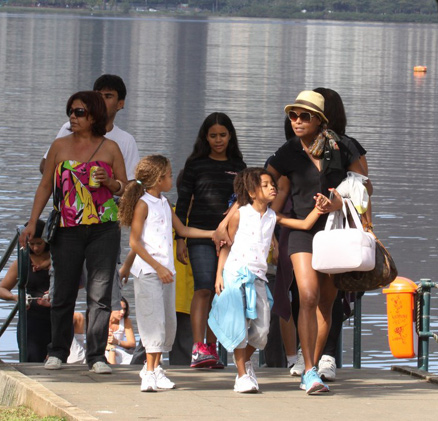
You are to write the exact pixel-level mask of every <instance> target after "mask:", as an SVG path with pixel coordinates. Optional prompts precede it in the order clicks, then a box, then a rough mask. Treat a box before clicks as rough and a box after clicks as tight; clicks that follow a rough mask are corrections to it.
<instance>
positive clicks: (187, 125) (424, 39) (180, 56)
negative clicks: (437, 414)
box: [0, 13, 438, 367]
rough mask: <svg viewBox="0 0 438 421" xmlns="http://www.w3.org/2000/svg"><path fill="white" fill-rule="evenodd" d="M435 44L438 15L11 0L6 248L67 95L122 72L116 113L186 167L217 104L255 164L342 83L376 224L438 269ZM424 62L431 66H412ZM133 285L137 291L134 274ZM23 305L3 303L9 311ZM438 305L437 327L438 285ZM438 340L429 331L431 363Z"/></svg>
mask: <svg viewBox="0 0 438 421" xmlns="http://www.w3.org/2000/svg"><path fill="white" fill-rule="evenodd" d="M437 44H438V26H437V25H417V24H387V23H385V24H383V23H354V22H348V23H342V22H330V21H286V20H252V19H215V18H212V19H172V18H156V19H143V18H142V19H128V18H126V19H124V18H114V19H111V18H95V17H92V16H90V17H75V16H64V15H37V14H6V13H0V93H1V100H0V104H1V107H0V151H1V152H0V182H1V184H0V212H1V213H0V215H1V216H0V254H3V251H4V249H5V247H6V246H7V244H8V243H9V240H10V239H11V237H12V236H13V234H14V232H15V227H16V226H17V225H19V224H22V223H23V222H25V221H26V218H27V217H28V216H29V214H30V208H31V206H32V201H33V195H34V192H35V189H36V186H37V183H38V182H39V179H40V174H39V171H38V164H39V161H40V159H41V157H42V155H43V154H44V152H45V151H46V149H47V148H48V146H49V145H50V143H51V141H52V140H53V139H54V137H55V136H56V133H57V131H58V129H59V127H60V126H61V125H62V124H63V123H64V122H65V121H66V115H65V104H66V101H67V99H68V97H69V96H70V95H71V94H72V93H73V92H76V91H78V90H85V89H91V88H92V85H93V82H94V80H95V79H96V78H97V77H98V76H99V75H101V74H102V73H114V74H118V75H120V76H122V77H123V79H124V80H125V83H126V85H127V88H128V96H127V101H126V106H125V109H124V110H122V111H120V112H119V115H118V116H117V124H118V125H119V126H120V127H121V128H123V129H126V130H127V131H129V132H130V133H132V134H133V135H134V137H135V138H136V140H137V143H138V146H139V150H140V154H141V155H146V154H151V153H162V154H165V155H167V156H169V158H170V159H171V161H172V165H173V171H174V174H177V173H178V172H179V170H180V169H181V168H182V167H183V165H184V161H185V159H186V157H187V156H188V155H189V153H190V152H191V149H192V146H193V142H194V140H195V137H196V134H197V131H198V129H199V126H200V124H201V123H202V121H203V119H204V118H205V116H206V115H208V114H209V113H211V112H213V111H223V112H225V113H227V114H228V115H229V116H230V117H231V119H232V120H233V122H234V125H235V127H236V129H237V133H238V137H239V142H240V146H241V149H242V151H243V154H244V159H245V161H246V162H247V164H249V165H262V164H263V163H264V162H265V160H266V158H267V157H268V156H269V155H270V154H272V152H274V151H275V150H276V149H277V148H278V147H279V146H280V145H281V144H282V143H283V142H284V134H283V121H284V113H283V107H284V105H285V104H287V103H290V101H293V100H294V98H295V97H296V95H297V94H298V92H299V91H301V90H304V89H313V88H316V87H318V86H324V87H330V88H332V89H335V90H337V91H338V92H339V93H340V94H341V96H342V98H343V100H344V103H345V106H346V110H347V115H348V133H349V134H350V135H351V136H353V137H355V138H357V139H358V140H359V141H360V142H361V143H362V145H363V146H364V147H365V148H366V149H367V150H368V154H367V158H368V162H369V167H370V177H371V179H372V181H373V184H374V196H373V215H374V217H373V219H374V224H375V232H376V234H377V235H378V236H379V237H380V238H381V240H382V241H383V242H384V244H385V245H387V246H388V248H389V249H390V251H391V253H392V255H393V257H394V259H395V261H396V263H397V266H398V269H399V274H400V275H401V276H405V277H408V278H410V279H412V280H414V281H419V280H420V279H421V278H431V279H432V280H436V278H435V272H436V268H437V266H438V250H437V237H438V230H437V223H436V216H435V215H436V203H437V199H436V194H437V187H436V186H437V182H436V180H437V177H438V168H437V165H436V162H437V159H438V152H437V148H436V137H437V128H438V127H437V126H438V124H437V115H438V101H437V100H436V98H437V97H438V92H437V91H438V83H437V80H438V74H437V72H438V53H437V51H438V45H437ZM415 65H425V66H427V67H428V71H427V73H426V74H418V75H417V74H414V73H413V67H414V66H415ZM169 198H170V199H171V200H172V201H174V200H175V199H176V195H175V190H172V191H171V193H170V195H169ZM45 215H47V212H46V213H45ZM124 238H125V240H126V232H125V235H124ZM126 248H127V242H126V241H125V242H124V252H125V253H126ZM4 273H5V271H3V272H2V274H1V276H3V275H4ZM126 295H127V296H128V297H130V301H131V302H133V298H132V296H133V292H132V284H131V285H128V287H127V292H126ZM11 307H12V306H11V304H10V303H0V320H3V319H4V317H6V315H7V314H8V310H9V309H10V308H11ZM433 307H434V310H433V314H432V330H433V329H434V328H435V331H436V330H438V329H437V327H438V314H437V313H438V311H437V310H436V309H437V308H438V304H437V294H436V290H435V291H434V294H433ZM385 311H386V309H385V299H384V296H383V295H382V294H381V293H373V294H367V297H366V299H365V303H364V309H363V312H364V315H365V317H366V320H367V323H368V324H369V329H368V327H367V330H366V331H365V332H364V339H363V349H364V355H365V353H369V355H370V357H369V360H370V364H371V365H373V366H379V367H387V366H389V365H390V364H393V363H395V362H396V361H395V360H394V359H391V357H390V354H389V351H388V346H387V340H386V331H385V329H386V327H385V326H386V324H385V317H384V314H385ZM348 331H349V328H348V327H346V338H345V341H344V342H345V345H344V347H345V349H346V357H345V358H344V364H345V365H348V364H351V360H349V359H350V356H351V341H350V340H349V339H348ZM14 335H15V333H14V332H13V331H10V332H7V333H6V334H5V335H3V337H2V338H1V339H0V358H2V359H4V360H6V361H12V360H14V359H15V360H16V358H17V355H16V344H15V343H14V340H15V339H14ZM376 335H377V336H376ZM367 336H369V337H370V338H371V339H372V340H373V341H374V342H370V343H367ZM376 337H378V338H379V341H378V343H377V344H376ZM376 346H377V348H376ZM437 349H438V345H437V344H435V343H431V351H433V354H432V363H431V364H432V367H434V366H433V364H436V363H435V362H434V361H438V355H437V354H438V353H437ZM379 356H380V357H379ZM403 363H405V362H403ZM411 363H412V361H411ZM435 367H438V363H437V365H435Z"/></svg>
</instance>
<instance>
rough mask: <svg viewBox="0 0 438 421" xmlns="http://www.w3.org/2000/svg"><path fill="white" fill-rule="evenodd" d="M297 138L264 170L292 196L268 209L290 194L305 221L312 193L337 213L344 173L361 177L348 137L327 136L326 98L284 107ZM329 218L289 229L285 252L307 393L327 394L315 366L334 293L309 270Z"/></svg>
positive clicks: (304, 97)
mask: <svg viewBox="0 0 438 421" xmlns="http://www.w3.org/2000/svg"><path fill="white" fill-rule="evenodd" d="M284 110H285V112H286V114H287V115H288V117H289V119H290V121H291V125H292V129H293V131H294V133H295V135H296V137H295V138H293V139H292V140H291V141H289V142H287V143H286V144H284V145H283V146H282V147H280V149H278V150H277V152H276V153H275V154H274V156H273V157H272V158H271V160H270V161H269V165H268V170H269V171H271V173H272V174H273V175H274V176H275V177H276V178H279V177H280V176H281V175H285V176H287V177H288V178H289V180H290V191H288V192H279V194H278V195H277V200H276V201H275V202H274V203H273V206H272V208H273V209H274V210H276V211H279V210H280V209H281V208H282V207H283V204H284V202H285V199H286V197H287V195H288V194H290V196H291V198H292V203H293V204H292V211H291V217H292V218H298V219H305V218H306V216H307V215H308V214H309V213H310V212H311V211H312V209H313V208H314V206H315V201H314V199H313V197H314V196H315V195H316V193H322V194H324V195H326V196H327V197H328V196H329V193H330V191H333V192H334V193H335V195H334V199H333V200H332V201H331V202H329V203H328V205H327V208H326V209H324V210H325V211H326V212H331V211H333V210H336V209H339V208H340V207H341V205H342V202H341V201H340V200H339V196H338V195H337V192H336V191H335V190H334V187H335V186H337V185H339V184H340V182H341V181H342V180H343V179H344V178H345V177H346V173H347V171H355V172H357V173H360V174H363V173H364V171H363V168H362V166H361V164H360V163H359V158H360V154H359V152H358V150H357V149H356V147H355V146H354V144H353V143H352V142H351V141H350V140H349V139H348V138H344V137H343V138H341V139H340V138H339V137H338V136H337V135H336V134H335V133H334V132H331V131H328V130H327V128H326V125H327V123H328V119H327V117H326V116H325V115H324V97H323V96H322V95H321V94H319V93H317V92H313V91H303V92H301V93H300V94H299V95H298V97H297V98H296V100H295V102H294V103H293V104H291V105H287V106H286V107H285V109H284ZM326 219H327V215H322V216H321V217H320V218H319V220H318V221H317V223H316V224H315V225H314V227H313V228H312V229H311V230H309V231H298V230H291V232H290V235H289V245H288V253H289V255H290V257H291V261H292V265H293V268H294V273H295V277H296V281H297V285H298V289H299V295H300V313H299V317H298V332H299V337H300V342H301V349H302V353H303V357H304V362H305V370H304V373H303V375H302V381H301V385H300V388H302V389H305V390H306V392H307V393H308V394H312V393H314V392H328V391H329V388H328V386H326V385H325V384H324V383H323V382H322V380H321V378H320V377H319V375H318V372H317V369H316V367H315V363H316V362H317V361H318V359H319V357H320V356H321V353H322V350H323V347H324V345H325V342H326V339H327V335H328V332H329V329H330V324H331V310H332V305H333V301H334V299H335V297H336V294H337V290H336V287H335V286H334V283H333V279H332V278H330V276H328V275H326V274H323V273H319V272H317V271H315V270H314V269H313V268H312V240H313V236H314V235H315V233H316V232H318V231H320V230H321V229H324V226H325V222H326Z"/></svg>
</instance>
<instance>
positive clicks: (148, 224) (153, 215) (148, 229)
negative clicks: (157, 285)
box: [131, 193, 175, 278]
mask: <svg viewBox="0 0 438 421" xmlns="http://www.w3.org/2000/svg"><path fill="white" fill-rule="evenodd" d="M140 200H143V201H144V202H145V203H146V204H147V205H148V216H147V218H146V220H145V221H144V225H143V232H142V235H141V240H142V243H143V245H144V247H145V249H146V251H147V252H148V253H149V254H150V255H151V256H152V257H153V258H154V259H155V260H156V261H157V262H158V263H160V264H162V265H163V266H165V267H166V268H167V269H169V270H170V271H171V272H172V273H173V274H175V266H174V261H173V237H172V211H171V209H170V205H169V202H168V201H167V199H166V198H165V197H164V196H160V197H155V196H152V195H150V194H149V193H145V194H144V195H143V196H142V197H140ZM131 273H132V274H133V275H134V276H136V277H137V278H138V277H139V276H140V274H141V273H143V274H146V273H156V270H155V269H153V268H152V266H150V265H149V264H147V263H146V262H145V261H144V260H143V259H142V258H141V257H139V256H138V255H137V256H135V259H134V263H133V264H132V268H131Z"/></svg>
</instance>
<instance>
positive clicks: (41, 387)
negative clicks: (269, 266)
mask: <svg viewBox="0 0 438 421" xmlns="http://www.w3.org/2000/svg"><path fill="white" fill-rule="evenodd" d="M140 368H141V367H140V366H118V367H116V368H115V369H114V373H113V374H112V375H109V376H102V375H96V374H94V373H91V372H89V371H88V370H87V369H86V367H85V366H78V365H71V366H68V367H66V368H63V369H62V370H59V371H47V370H44V368H43V367H42V364H30V363H29V364H14V365H1V364H0V375H1V377H2V378H1V379H0V380H1V382H0V392H1V393H2V396H3V397H2V400H3V402H0V404H5V396H6V398H7V397H8V395H9V397H10V395H11V386H10V385H9V383H11V381H12V382H13V383H15V386H14V387H15V393H19V394H20V393H21V394H23V392H22V391H21V392H20V389H24V388H26V389H29V391H30V392H29V393H31V394H34V395H35V396H34V397H33V398H31V399H30V400H29V399H28V402H31V403H30V404H29V403H28V406H29V405H31V406H32V409H38V408H39V409H40V412H41V410H42V413H44V414H48V411H49V410H50V408H52V409H53V410H54V409H56V410H57V412H56V411H55V412H56V413H57V414H64V416H67V418H68V419H71V420H81V421H86V420H90V421H91V420H95V419H99V420H108V421H110V420H111V421H112V420H182V421H183V420H194V419H198V418H199V419H203V420H204V419H208V420H209V421H214V420H234V419H248V420H249V419H252V420H271V419H273V420H276V421H278V420H290V419H293V418H295V419H297V420H306V421H313V420H315V421H324V420H336V421H338V420H342V419H346V418H347V417H348V418H349V419H350V418H351V419H354V420H355V421H365V420H366V421H370V420H385V421H392V420H394V421H395V420H396V421H404V420H406V421H407V420H409V421H411V420H414V419H416V418H420V419H422V420H434V421H435V420H436V419H437V412H438V384H437V383H438V377H434V378H432V379H431V380H432V382H428V381H426V380H424V379H420V378H418V377H414V376H410V375H408V374H404V373H401V372H396V371H387V370H385V371H384V370H377V369H361V370H354V369H351V368H343V369H341V370H338V379H337V381H336V382H334V383H332V384H331V385H330V386H331V392H330V393H328V394H321V395H317V396H315V395H313V396H307V395H306V393H305V392H304V391H302V390H299V388H298V385H299V379H298V378H292V377H290V376H289V375H288V374H287V372H285V370H284V369H273V368H262V369H259V370H257V373H258V377H259V384H260V388H261V393H258V394H255V395H240V394H236V393H234V392H233V391H232V386H233V383H234V377H235V371H234V368H232V367H229V368H227V369H225V370H193V369H190V368H186V367H176V368H175V367H172V368H171V369H168V370H167V374H168V376H169V377H170V378H171V379H172V380H173V381H175V383H176V384H177V389H175V390H170V391H159V392H157V393H141V392H140V378H139V377H138V372H139V370H140ZM5 379H7V380H8V381H5ZM5 389H6V390H5ZM47 408H48V409H47ZM52 413H54V412H53V411H52Z"/></svg>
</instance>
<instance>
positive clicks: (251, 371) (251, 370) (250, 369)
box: [245, 360, 259, 390]
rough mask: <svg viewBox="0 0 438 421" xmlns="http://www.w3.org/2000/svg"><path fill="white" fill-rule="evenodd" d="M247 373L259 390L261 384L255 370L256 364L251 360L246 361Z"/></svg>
mask: <svg viewBox="0 0 438 421" xmlns="http://www.w3.org/2000/svg"><path fill="white" fill-rule="evenodd" d="M245 370H246V374H248V376H249V377H250V378H251V380H252V382H253V383H254V385H255V386H256V388H257V390H259V384H258V382H257V376H256V373H255V370H254V366H253V365H252V362H251V360H250V361H247V362H246V363H245Z"/></svg>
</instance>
